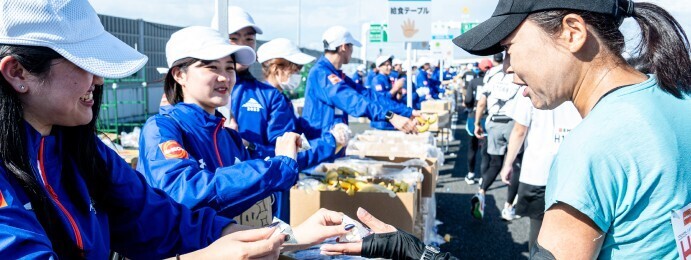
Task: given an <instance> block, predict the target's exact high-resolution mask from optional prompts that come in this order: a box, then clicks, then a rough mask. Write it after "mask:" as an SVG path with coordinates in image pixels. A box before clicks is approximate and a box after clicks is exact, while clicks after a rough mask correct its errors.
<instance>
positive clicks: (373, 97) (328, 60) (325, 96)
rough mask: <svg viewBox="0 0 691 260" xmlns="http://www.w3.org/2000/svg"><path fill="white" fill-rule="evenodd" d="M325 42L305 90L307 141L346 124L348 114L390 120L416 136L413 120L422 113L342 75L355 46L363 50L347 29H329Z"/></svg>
mask: <svg viewBox="0 0 691 260" xmlns="http://www.w3.org/2000/svg"><path fill="white" fill-rule="evenodd" d="M322 40H323V42H324V56H322V57H321V58H319V60H317V63H316V64H315V65H314V66H313V67H312V69H311V70H310V73H309V76H308V77H307V88H306V90H305V107H304V109H303V111H302V116H303V118H304V119H305V121H306V122H307V123H308V124H309V125H308V126H306V128H305V129H304V131H305V135H307V138H316V137H320V136H321V135H322V134H323V133H324V132H328V131H329V130H330V129H331V128H332V126H333V125H334V124H337V123H346V124H347V123H348V115H349V114H350V115H353V116H356V117H360V116H366V117H369V118H370V119H371V120H388V121H389V122H390V123H391V124H393V126H394V127H395V128H396V129H399V130H401V131H404V132H406V133H413V132H417V129H416V128H415V122H413V121H412V120H411V119H410V117H412V116H414V115H415V116H417V115H419V112H417V111H413V110H412V109H410V108H407V107H405V106H402V105H400V104H396V103H394V102H391V101H390V97H386V96H385V95H381V94H378V93H377V92H376V91H374V90H372V89H366V88H364V87H362V86H360V85H358V84H355V82H353V81H352V80H351V79H350V78H349V77H347V76H345V75H344V73H343V71H341V66H342V65H343V64H348V63H349V62H350V56H351V55H352V53H353V46H360V42H358V41H357V40H355V39H354V38H353V36H352V35H351V34H350V32H348V30H347V29H346V28H345V27H342V26H334V27H331V28H329V29H328V30H326V32H325V33H324V35H323V36H322Z"/></svg>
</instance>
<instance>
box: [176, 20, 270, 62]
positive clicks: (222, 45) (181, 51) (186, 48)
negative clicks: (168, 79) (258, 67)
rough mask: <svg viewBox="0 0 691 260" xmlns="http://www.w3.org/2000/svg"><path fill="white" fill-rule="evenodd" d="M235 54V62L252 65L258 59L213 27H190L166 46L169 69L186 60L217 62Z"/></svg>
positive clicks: (178, 32) (179, 32)
mask: <svg viewBox="0 0 691 260" xmlns="http://www.w3.org/2000/svg"><path fill="white" fill-rule="evenodd" d="M231 54H235V55H234V56H235V62H236V63H239V64H242V65H250V64H252V63H254V61H255V60H256V59H257V57H256V55H255V54H254V50H252V48H250V47H247V46H238V45H231V44H230V42H229V41H228V38H227V37H224V36H223V35H221V33H220V32H218V31H216V30H214V29H213V28H211V27H206V26H190V27H187V28H184V29H181V30H179V31H177V32H175V33H173V34H172V35H171V36H170V40H168V43H167V44H166V60H167V62H168V67H173V64H174V63H175V62H176V61H178V60H180V59H184V58H196V59H201V60H217V59H220V58H223V57H226V56H230V55H231Z"/></svg>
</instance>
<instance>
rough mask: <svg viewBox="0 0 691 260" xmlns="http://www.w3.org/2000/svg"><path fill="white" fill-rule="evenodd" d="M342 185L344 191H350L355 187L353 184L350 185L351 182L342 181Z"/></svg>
mask: <svg viewBox="0 0 691 260" xmlns="http://www.w3.org/2000/svg"><path fill="white" fill-rule="evenodd" d="M340 184H341V189H344V190H348V189H350V188H351V187H352V186H353V184H350V183H349V182H346V181H342V182H341V183H340Z"/></svg>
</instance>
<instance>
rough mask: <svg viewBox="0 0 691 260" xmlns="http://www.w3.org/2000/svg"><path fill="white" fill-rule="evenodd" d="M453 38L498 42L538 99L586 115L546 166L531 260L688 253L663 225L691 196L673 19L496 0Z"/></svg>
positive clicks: (680, 59)
mask: <svg viewBox="0 0 691 260" xmlns="http://www.w3.org/2000/svg"><path fill="white" fill-rule="evenodd" d="M625 18H633V20H635V22H636V23H637V24H638V25H639V27H640V29H641V30H640V33H641V35H642V37H641V42H640V45H639V46H638V47H639V48H638V49H637V50H636V51H634V52H632V53H636V54H639V55H640V56H638V57H636V58H634V59H632V61H633V62H634V63H638V68H639V69H642V71H639V70H637V68H635V67H634V66H632V65H631V64H630V63H629V62H627V61H626V60H625V59H624V57H623V56H622V52H623V50H624V47H625V38H624V35H623V34H622V33H621V31H620V30H619V27H620V26H621V24H622V22H623V21H624V19H625ZM454 43H456V44H457V45H458V46H460V47H461V48H463V49H465V50H466V51H468V52H469V53H471V54H475V55H483V56H484V55H491V54H495V53H499V52H502V51H506V54H507V57H506V59H505V62H504V68H505V70H506V71H507V73H511V72H514V73H515V76H514V79H515V81H516V82H525V83H526V84H527V87H526V88H525V90H524V91H523V96H527V97H530V100H531V101H532V103H533V105H534V106H535V107H536V108H538V109H552V108H555V107H557V106H559V105H560V104H562V103H564V102H566V101H572V102H573V103H574V105H575V106H576V108H577V109H578V112H579V113H580V114H581V116H583V121H581V123H580V124H579V125H578V126H577V127H575V128H574V129H573V130H572V131H571V132H570V133H569V136H567V137H566V138H565V139H564V141H563V142H562V143H561V145H560V147H559V151H558V152H557V154H556V157H555V158H554V162H553V163H552V167H551V169H550V173H549V177H548V180H547V185H546V191H545V209H546V212H545V216H544V222H543V223H542V227H541V229H540V234H539V235H538V238H537V243H536V244H535V245H533V247H532V248H531V253H530V255H531V258H532V259H595V258H597V259H612V258H613V259H677V258H679V257H681V258H687V257H686V256H683V255H684V254H688V247H687V246H686V245H688V244H686V245H684V242H677V241H676V237H675V232H674V230H673V225H672V224H671V223H670V219H671V217H670V215H671V214H670V212H672V211H680V209H682V208H684V207H688V206H689V203H691V182H689V180H691V156H689V154H691V131H689V129H691V113H689V111H691V59H690V54H691V53H690V51H689V49H690V48H689V42H688V39H687V37H686V34H685V33H684V31H683V29H682V28H681V26H680V24H679V22H677V21H676V20H675V19H674V18H673V17H672V16H671V15H670V14H669V13H668V12H667V11H665V10H664V9H662V8H660V7H659V6H657V5H655V4H650V3H634V2H633V1H625V0H608V1H586V0H571V1H538V0H533V1H528V0H522V1H513V0H500V1H499V4H498V5H497V8H496V10H495V11H494V14H493V15H492V17H491V18H489V19H488V20H487V21H485V22H483V23H481V24H479V25H478V26H476V27H474V28H473V29H471V30H470V31H468V32H466V33H464V34H462V35H461V36H459V37H458V38H456V39H455V40H454ZM365 224H368V223H365ZM368 225H369V224H368ZM375 225H376V224H375ZM371 226H372V225H370V227H371ZM389 237H395V236H389ZM365 241H367V240H365ZM365 243H366V242H363V244H362V245H351V246H352V247H351V248H352V249H356V250H357V251H363V253H364V251H365V249H366V248H367V247H366V246H365ZM358 246H359V247H358ZM344 250H347V249H344V248H331V249H330V250H329V251H331V252H334V253H335V252H339V253H343V252H344Z"/></svg>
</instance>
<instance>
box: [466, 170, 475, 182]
mask: <svg viewBox="0 0 691 260" xmlns="http://www.w3.org/2000/svg"><path fill="white" fill-rule="evenodd" d="M465 183H467V184H468V185H473V184H475V173H472V172H469V173H468V174H466V175H465Z"/></svg>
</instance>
